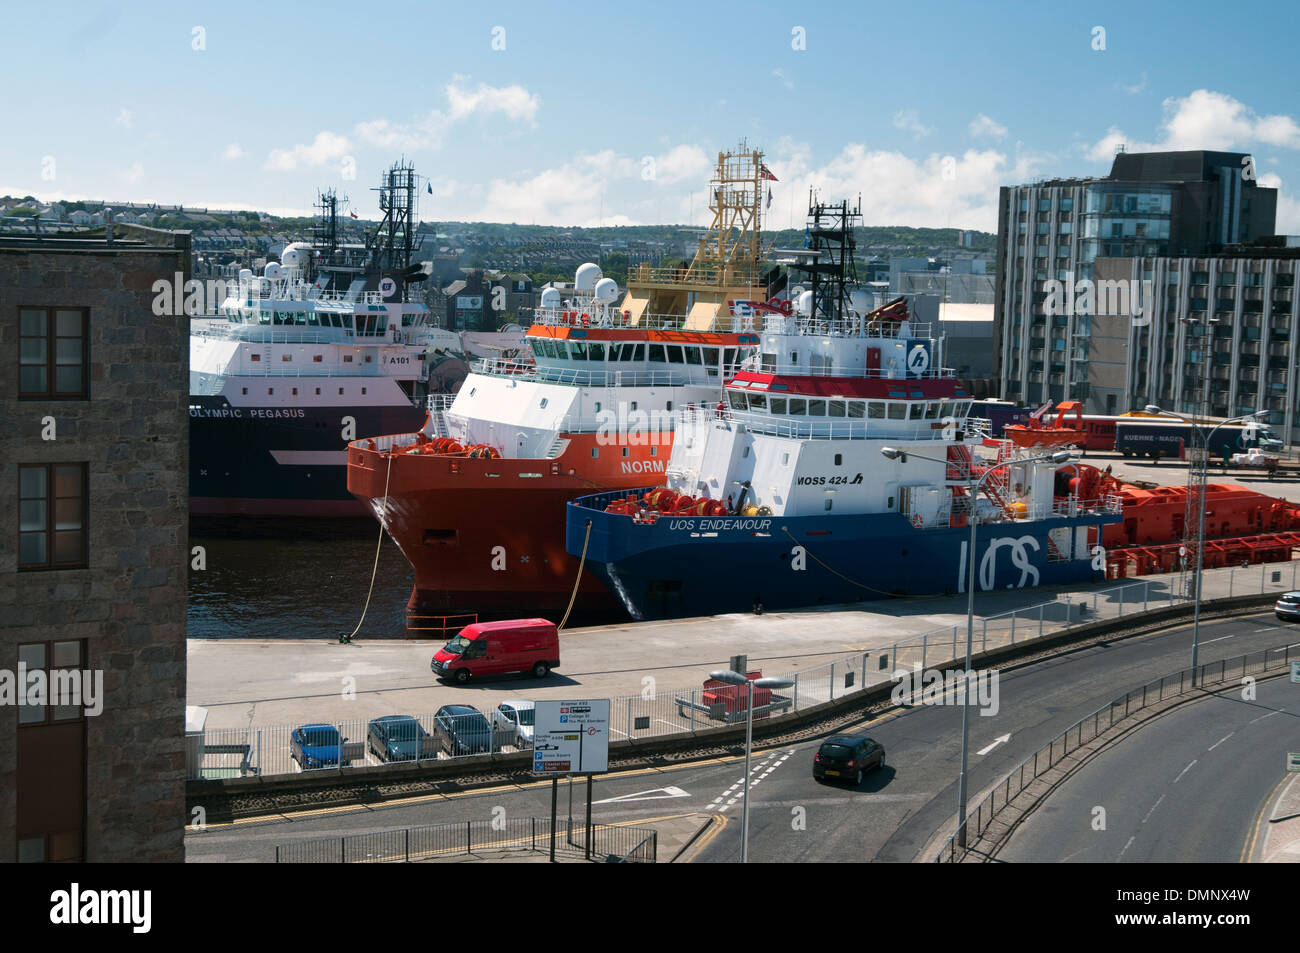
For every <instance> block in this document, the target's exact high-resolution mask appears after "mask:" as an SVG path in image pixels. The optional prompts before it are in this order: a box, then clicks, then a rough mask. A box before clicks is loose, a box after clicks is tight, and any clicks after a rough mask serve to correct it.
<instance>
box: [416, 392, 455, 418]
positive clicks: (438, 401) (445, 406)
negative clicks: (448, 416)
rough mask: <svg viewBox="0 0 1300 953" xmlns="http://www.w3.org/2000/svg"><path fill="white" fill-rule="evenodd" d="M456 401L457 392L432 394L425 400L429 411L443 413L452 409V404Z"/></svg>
mask: <svg viewBox="0 0 1300 953" xmlns="http://www.w3.org/2000/svg"><path fill="white" fill-rule="evenodd" d="M455 402H456V395H455V394H430V395H429V396H428V397H427V398H425V401H424V409H425V410H427V411H429V413H431V414H432V413H443V414H445V413H446V412H447V411H449V410H451V405H452V404H454V403H455Z"/></svg>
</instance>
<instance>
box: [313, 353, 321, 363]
mask: <svg viewBox="0 0 1300 953" xmlns="http://www.w3.org/2000/svg"><path fill="white" fill-rule="evenodd" d="M321 360H323V359H322V357H321V356H320V355H319V354H317V355H315V356H314V357H312V361H314V362H315V363H317V364H319V363H320V362H321Z"/></svg>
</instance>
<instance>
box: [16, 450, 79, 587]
mask: <svg viewBox="0 0 1300 953" xmlns="http://www.w3.org/2000/svg"><path fill="white" fill-rule="evenodd" d="M86 485H87V464H84V463H37V464H23V465H20V466H19V467H18V568H19V569H20V570H26V569H84V568H85V567H86V551H87V545H86V536H87V529H86V524H87V507H88V500H87V493H86Z"/></svg>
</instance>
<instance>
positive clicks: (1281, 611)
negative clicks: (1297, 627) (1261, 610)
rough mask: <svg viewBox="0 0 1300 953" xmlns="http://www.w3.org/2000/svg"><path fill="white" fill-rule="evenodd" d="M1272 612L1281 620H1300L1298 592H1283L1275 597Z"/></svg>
mask: <svg viewBox="0 0 1300 953" xmlns="http://www.w3.org/2000/svg"><path fill="white" fill-rule="evenodd" d="M1273 612H1274V613H1275V614H1276V615H1277V617H1278V618H1279V619H1281V620H1282V621H1283V622H1300V592H1284V593H1282V595H1280V596H1278V597H1277V602H1276V603H1275V604H1274V606H1273Z"/></svg>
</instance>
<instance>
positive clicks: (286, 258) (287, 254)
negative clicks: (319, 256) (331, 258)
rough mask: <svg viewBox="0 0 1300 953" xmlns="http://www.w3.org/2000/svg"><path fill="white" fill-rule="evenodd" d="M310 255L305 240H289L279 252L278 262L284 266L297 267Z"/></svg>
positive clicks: (309, 247)
mask: <svg viewBox="0 0 1300 953" xmlns="http://www.w3.org/2000/svg"><path fill="white" fill-rule="evenodd" d="M310 257H311V246H310V245H308V244H307V243H306V242H291V243H289V244H288V245H286V246H285V247H284V251H283V252H281V253H280V262H281V263H282V264H283V265H284V267H285V268H299V267H301V266H302V264H303V262H305V261H307V260H308V259H309V258H310Z"/></svg>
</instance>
